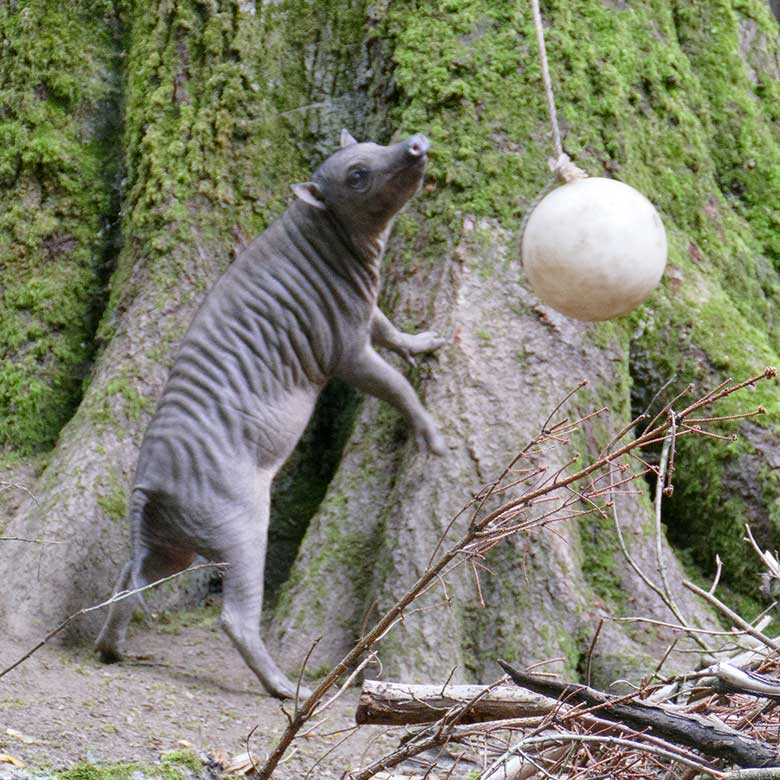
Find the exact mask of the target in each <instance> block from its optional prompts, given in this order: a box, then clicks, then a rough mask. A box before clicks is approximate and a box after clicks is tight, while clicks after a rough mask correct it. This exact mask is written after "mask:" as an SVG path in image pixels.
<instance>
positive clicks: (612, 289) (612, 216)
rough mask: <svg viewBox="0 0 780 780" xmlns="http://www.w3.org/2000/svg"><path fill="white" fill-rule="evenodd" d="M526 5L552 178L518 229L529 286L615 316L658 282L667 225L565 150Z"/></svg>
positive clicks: (572, 307) (562, 306)
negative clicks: (548, 131) (549, 141)
mask: <svg viewBox="0 0 780 780" xmlns="http://www.w3.org/2000/svg"><path fill="white" fill-rule="evenodd" d="M531 6H532V9H533V16H534V24H535V26H536V41H537V45H538V48H539V59H540V62H541V68H542V79H543V81H544V87H545V92H546V95H547V105H548V110H549V113H550V123H551V126H552V136H553V144H554V146H555V153H556V157H555V158H551V159H550V160H549V164H550V168H551V170H552V171H553V174H554V177H555V178H554V180H553V182H552V183H551V184H550V185H548V186H547V187H545V189H543V190H542V192H541V193H540V194H539V196H538V197H537V199H536V200H535V201H534V203H533V204H532V205H531V208H530V209H529V213H528V214H527V216H526V218H525V220H524V222H523V227H522V228H521V240H520V251H521V257H522V264H523V268H524V269H525V273H526V276H527V277H528V281H529V282H530V284H531V287H532V288H533V289H534V292H536V294H537V295H538V296H539V297H540V298H541V299H542V300H543V301H544V302H545V303H546V304H548V305H549V306H552V307H553V308H554V309H556V310H557V311H559V312H561V313H562V314H565V315H566V316H568V317H573V318H574V319H578V320H585V321H598V320H609V319H613V318H615V317H620V316H621V315H623V314H627V313H628V312H630V311H632V310H633V309H635V308H636V307H637V306H639V304H640V303H642V301H644V300H645V299H646V298H647V296H648V295H650V293H651V292H652V291H653V290H654V289H655V287H656V286H657V285H658V283H659V282H660V280H661V276H662V275H663V272H664V268H665V267H666V257H667V242H666V231H665V230H664V226H663V223H662V222H661V218H660V216H659V215H658V212H657V211H656V210H655V207H654V206H653V204H652V203H650V201H649V200H648V199H647V198H646V197H645V196H644V195H642V194H641V193H640V192H638V191H637V190H635V189H634V188H633V187H630V186H628V185H627V184H623V182H619V181H616V180H615V179H606V178H599V177H589V176H588V175H587V173H585V172H584V171H583V170H581V169H580V168H578V167H577V166H576V165H575V164H574V163H573V162H571V160H570V159H569V156H568V155H567V154H565V153H564V151H563V146H562V144H561V133H560V129H559V127H558V118H557V113H556V110H555V97H554V94H553V89H552V82H551V79H550V72H549V68H548V65H547V52H546V49H545V45H544V30H543V28H542V16H541V12H540V10H539V0H531ZM556 185H560V186H556Z"/></svg>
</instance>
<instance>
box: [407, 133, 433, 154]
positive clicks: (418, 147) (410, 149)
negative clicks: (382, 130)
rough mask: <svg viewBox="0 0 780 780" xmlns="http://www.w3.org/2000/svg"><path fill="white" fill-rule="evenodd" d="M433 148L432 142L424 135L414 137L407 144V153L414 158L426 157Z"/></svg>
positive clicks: (419, 134) (418, 134)
mask: <svg viewBox="0 0 780 780" xmlns="http://www.w3.org/2000/svg"><path fill="white" fill-rule="evenodd" d="M430 148H431V142H430V141H429V140H428V139H427V138H426V137H425V136H424V135H423V134H422V133H417V135H413V136H412V137H411V138H410V139H409V140H408V141H407V142H406V151H407V153H408V154H409V155H411V156H412V157H425V155H426V154H427V153H428V150H429V149H430Z"/></svg>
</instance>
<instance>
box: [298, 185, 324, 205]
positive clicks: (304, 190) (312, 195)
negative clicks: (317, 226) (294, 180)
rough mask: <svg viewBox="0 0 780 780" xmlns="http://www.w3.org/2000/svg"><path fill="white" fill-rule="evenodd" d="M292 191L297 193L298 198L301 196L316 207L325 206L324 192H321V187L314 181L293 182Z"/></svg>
mask: <svg viewBox="0 0 780 780" xmlns="http://www.w3.org/2000/svg"><path fill="white" fill-rule="evenodd" d="M292 191H293V192H294V193H295V197H296V198H300V199H301V200H302V201H303V202H304V203H308V204H309V205H310V206H314V208H315V209H324V208H325V201H324V200H323V199H322V192H320V188H319V187H318V186H317V185H316V184H315V183H314V182H313V181H305V182H302V183H301V184H293V186H292Z"/></svg>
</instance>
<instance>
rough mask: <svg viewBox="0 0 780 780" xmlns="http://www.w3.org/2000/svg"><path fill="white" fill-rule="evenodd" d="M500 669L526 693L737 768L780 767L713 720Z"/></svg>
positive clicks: (758, 746)
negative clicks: (581, 708) (592, 710)
mask: <svg viewBox="0 0 780 780" xmlns="http://www.w3.org/2000/svg"><path fill="white" fill-rule="evenodd" d="M498 663H499V665H500V666H501V668H502V669H503V670H504V671H505V672H506V673H507V674H508V675H509V676H510V677H511V678H512V680H513V681H514V683H515V684H516V685H518V686H520V687H522V688H524V689H526V690H528V691H532V692H533V693H537V694H540V695H543V696H549V697H554V698H557V699H558V700H559V701H565V702H566V704H569V705H575V704H586V705H588V706H589V707H593V706H598V710H597V714H598V716H599V717H600V718H604V719H606V720H611V721H614V722H618V721H619V722H621V723H625V724H627V725H628V726H631V727H632V728H635V729H649V730H650V733H651V734H654V735H656V736H658V737H662V738H664V739H667V740H670V741H672V742H676V743H678V744H681V745H687V746H688V747H692V748H695V749H696V750H699V751H701V752H702V753H705V754H707V755H709V756H717V757H718V758H724V759H726V760H727V761H729V762H732V763H735V764H738V765H739V766H741V767H777V766H780V751H778V750H777V748H775V747H773V746H771V745H770V744H768V743H766V742H760V741H759V740H756V739H752V738H750V737H748V736H746V735H744V734H741V733H740V732H739V731H737V730H736V729H732V728H731V727H729V726H727V725H726V724H725V723H722V722H721V721H719V720H718V719H717V718H714V717H712V716H702V715H696V714H694V713H682V712H679V711H672V710H671V709H669V708H668V707H662V706H661V705H658V704H645V703H640V702H637V701H632V702H625V701H617V700H616V697H614V696H609V695H608V694H606V693H602V692H601V691H597V690H595V689H594V688H589V687H588V686H586V685H574V684H565V683H560V682H557V681H555V680H550V679H548V678H545V677H535V676H533V675H530V674H525V673H523V672H520V671H518V670H517V669H513V668H512V667H511V666H509V665H508V664H506V663H504V662H503V661H499V662H498Z"/></svg>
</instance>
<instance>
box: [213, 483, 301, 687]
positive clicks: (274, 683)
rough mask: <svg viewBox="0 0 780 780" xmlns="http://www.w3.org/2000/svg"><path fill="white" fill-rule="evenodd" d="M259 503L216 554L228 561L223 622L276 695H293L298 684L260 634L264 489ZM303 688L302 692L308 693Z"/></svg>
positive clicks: (239, 519)
mask: <svg viewBox="0 0 780 780" xmlns="http://www.w3.org/2000/svg"><path fill="white" fill-rule="evenodd" d="M259 503H260V506H258V507H256V508H254V509H253V511H251V512H247V514H246V516H243V517H241V516H239V517H236V518H235V522H234V524H233V525H232V529H231V530H232V531H233V533H230V534H229V536H231V537H232V538H231V544H230V546H229V547H228V546H224V547H222V549H221V550H220V551H219V552H218V553H217V555H218V556H220V557H219V560H221V561H224V562H225V563H227V564H228V566H227V567H226V568H225V571H224V579H223V581H222V595H223V604H222V616H221V624H222V628H223V629H224V630H225V633H226V634H227V635H228V636H229V637H230V639H231V640H232V642H233V644H234V645H235V646H236V648H237V649H238V651H239V653H241V657H242V658H243V659H244V661H246V663H247V666H249V668H250V669H251V670H252V671H253V672H254V673H255V675H256V676H257V678H258V680H260V682H261V683H262V685H263V687H264V688H265V689H266V690H267V691H268V692H269V693H270V694H272V695H273V696H278V697H280V698H294V697H295V692H296V685H295V683H293V682H292V681H291V680H290V679H289V678H288V677H287V676H286V675H285V674H284V672H282V671H281V669H279V667H278V666H277V665H276V663H274V660H273V658H271V655H270V653H269V652H268V650H267V648H266V646H265V643H264V642H263V640H262V638H261V636H260V616H261V614H262V611H263V570H264V565H265V552H266V542H267V534H268V503H269V496H268V493H267V491H264V494H263V496H262V497H261V500H260V502H259ZM308 694H309V691H308V690H305V689H303V688H302V689H301V690H300V695H301V696H307V695H308Z"/></svg>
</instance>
